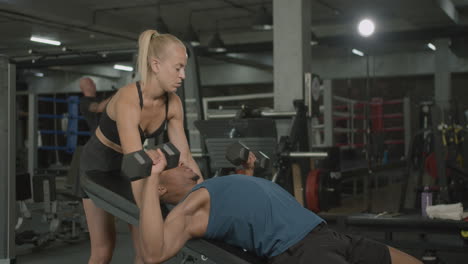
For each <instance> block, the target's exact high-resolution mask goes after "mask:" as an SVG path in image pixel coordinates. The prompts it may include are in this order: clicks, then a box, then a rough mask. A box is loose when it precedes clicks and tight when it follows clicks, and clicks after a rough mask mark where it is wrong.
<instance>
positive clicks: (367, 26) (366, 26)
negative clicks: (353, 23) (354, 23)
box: [358, 18, 375, 37]
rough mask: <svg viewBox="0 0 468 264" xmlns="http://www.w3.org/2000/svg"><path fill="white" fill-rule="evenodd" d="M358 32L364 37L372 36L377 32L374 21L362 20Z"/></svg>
mask: <svg viewBox="0 0 468 264" xmlns="http://www.w3.org/2000/svg"><path fill="white" fill-rule="evenodd" d="M358 31H359V34H361V36H363V37H369V36H371V35H372V34H374V31H375V24H374V21H372V20H371V19H368V18H366V19H363V20H361V22H359V25H358Z"/></svg>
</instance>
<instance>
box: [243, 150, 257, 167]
mask: <svg viewBox="0 0 468 264" xmlns="http://www.w3.org/2000/svg"><path fill="white" fill-rule="evenodd" d="M256 160H257V158H256V157H255V155H254V154H253V153H252V151H250V152H249V158H248V159H247V161H246V162H243V163H242V166H243V167H244V169H246V170H253V169H255V161H256Z"/></svg>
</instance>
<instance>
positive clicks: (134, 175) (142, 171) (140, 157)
mask: <svg viewBox="0 0 468 264" xmlns="http://www.w3.org/2000/svg"><path fill="white" fill-rule="evenodd" d="M155 149H160V150H161V151H162V153H163V154H164V156H165V157H166V161H167V166H166V169H172V168H175V167H177V166H178V165H179V158H180V152H179V150H178V149H177V148H176V147H175V146H174V145H173V144H172V143H170V142H168V143H164V144H160V145H157V146H156V147H155ZM152 166H153V160H152V159H151V158H150V157H149V156H148V154H146V152H145V151H144V150H139V151H135V152H132V153H128V154H125V155H124V156H123V159H122V174H123V175H124V176H126V177H128V178H129V179H130V180H131V181H136V180H139V179H143V178H146V177H148V176H150V175H151V167H152Z"/></svg>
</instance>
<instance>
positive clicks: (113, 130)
mask: <svg viewBox="0 0 468 264" xmlns="http://www.w3.org/2000/svg"><path fill="white" fill-rule="evenodd" d="M136 87H137V91H138V96H139V97H140V107H141V109H143V94H142V93H141V87H140V82H136ZM165 104H166V117H165V119H164V121H163V123H162V124H161V126H160V127H159V128H158V129H156V131H154V132H153V133H151V134H149V135H145V133H144V132H143V129H141V127H140V126H139V125H138V131H139V132H140V139H141V143H143V142H144V141H145V139H146V138H157V137H158V136H159V135H160V134H161V133H163V132H164V131H166V130H167V112H168V109H169V94H167V93H166V102H165ZM99 128H100V129H101V132H102V134H103V135H104V136H105V137H106V138H107V139H109V140H110V141H112V142H113V143H115V144H117V145H120V137H119V132H118V130H117V123H116V122H115V121H114V120H112V119H111V118H110V117H109V115H108V114H107V107H106V108H105V109H104V111H103V112H102V116H101V120H100V121H99Z"/></svg>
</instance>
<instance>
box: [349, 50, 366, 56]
mask: <svg viewBox="0 0 468 264" xmlns="http://www.w3.org/2000/svg"><path fill="white" fill-rule="evenodd" d="M351 52H352V53H354V54H356V55H358V56H361V57H362V56H364V52H362V51H360V50H357V49H352V50H351Z"/></svg>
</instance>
